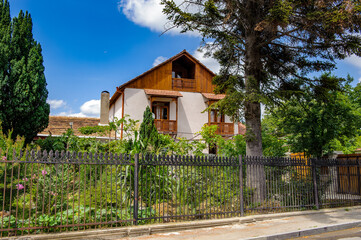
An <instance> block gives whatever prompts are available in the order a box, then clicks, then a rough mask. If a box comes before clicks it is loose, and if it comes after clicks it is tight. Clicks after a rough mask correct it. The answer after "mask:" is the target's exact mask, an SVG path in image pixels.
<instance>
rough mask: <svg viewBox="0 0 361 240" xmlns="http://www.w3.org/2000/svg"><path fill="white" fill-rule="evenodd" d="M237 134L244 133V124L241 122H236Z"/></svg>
mask: <svg viewBox="0 0 361 240" xmlns="http://www.w3.org/2000/svg"><path fill="white" fill-rule="evenodd" d="M238 134H241V135H246V126H245V125H244V124H243V123H240V122H239V123H238Z"/></svg>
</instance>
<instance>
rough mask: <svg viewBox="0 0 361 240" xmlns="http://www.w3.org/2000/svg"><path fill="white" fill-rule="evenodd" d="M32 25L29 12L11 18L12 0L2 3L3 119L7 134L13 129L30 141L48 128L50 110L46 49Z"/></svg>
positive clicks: (0, 69)
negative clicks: (34, 36)
mask: <svg viewBox="0 0 361 240" xmlns="http://www.w3.org/2000/svg"><path fill="white" fill-rule="evenodd" d="M32 28H33V24H32V19H31V16H30V14H29V13H28V12H26V13H25V14H24V12H23V11H20V13H19V16H18V17H15V18H14V19H13V20H11V17H10V6H9V2H8V1H7V0H3V1H1V2H0V120H1V125H2V128H3V131H4V132H5V133H7V132H9V131H11V130H12V131H13V136H14V137H15V136H17V135H20V136H24V137H25V138H26V141H27V142H29V141H31V140H32V139H33V138H34V137H35V136H36V134H37V133H38V132H40V131H42V130H43V129H44V128H46V127H47V125H48V121H49V112H50V108H49V104H47V103H46V99H47V97H48V91H47V89H46V85H47V84H46V80H45V75H44V66H43V56H42V53H41V52H42V49H41V46H40V44H39V43H38V42H36V41H35V40H34V38H33V34H32Z"/></svg>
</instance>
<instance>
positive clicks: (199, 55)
mask: <svg viewBox="0 0 361 240" xmlns="http://www.w3.org/2000/svg"><path fill="white" fill-rule="evenodd" d="M193 57H195V58H196V59H198V60H199V61H200V62H201V63H203V64H204V65H205V66H206V67H207V68H209V69H210V70H211V71H212V72H214V73H216V74H217V73H218V72H219V69H220V68H221V66H220V65H219V63H218V62H217V60H216V59H214V58H212V57H205V56H204V53H203V52H200V51H198V50H196V51H195V52H194V53H193Z"/></svg>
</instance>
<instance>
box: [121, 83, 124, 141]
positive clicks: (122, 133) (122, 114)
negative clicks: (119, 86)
mask: <svg viewBox="0 0 361 240" xmlns="http://www.w3.org/2000/svg"><path fill="white" fill-rule="evenodd" d="M124 92H125V89H124V90H123V92H122V118H124ZM123 127H124V122H122V126H121V128H122V129H121V131H120V139H123Z"/></svg>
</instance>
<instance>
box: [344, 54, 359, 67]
mask: <svg viewBox="0 0 361 240" xmlns="http://www.w3.org/2000/svg"><path fill="white" fill-rule="evenodd" d="M346 62H348V63H351V64H352V65H354V66H356V67H358V68H360V70H361V57H358V56H356V55H351V56H350V57H348V58H346Z"/></svg>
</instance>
